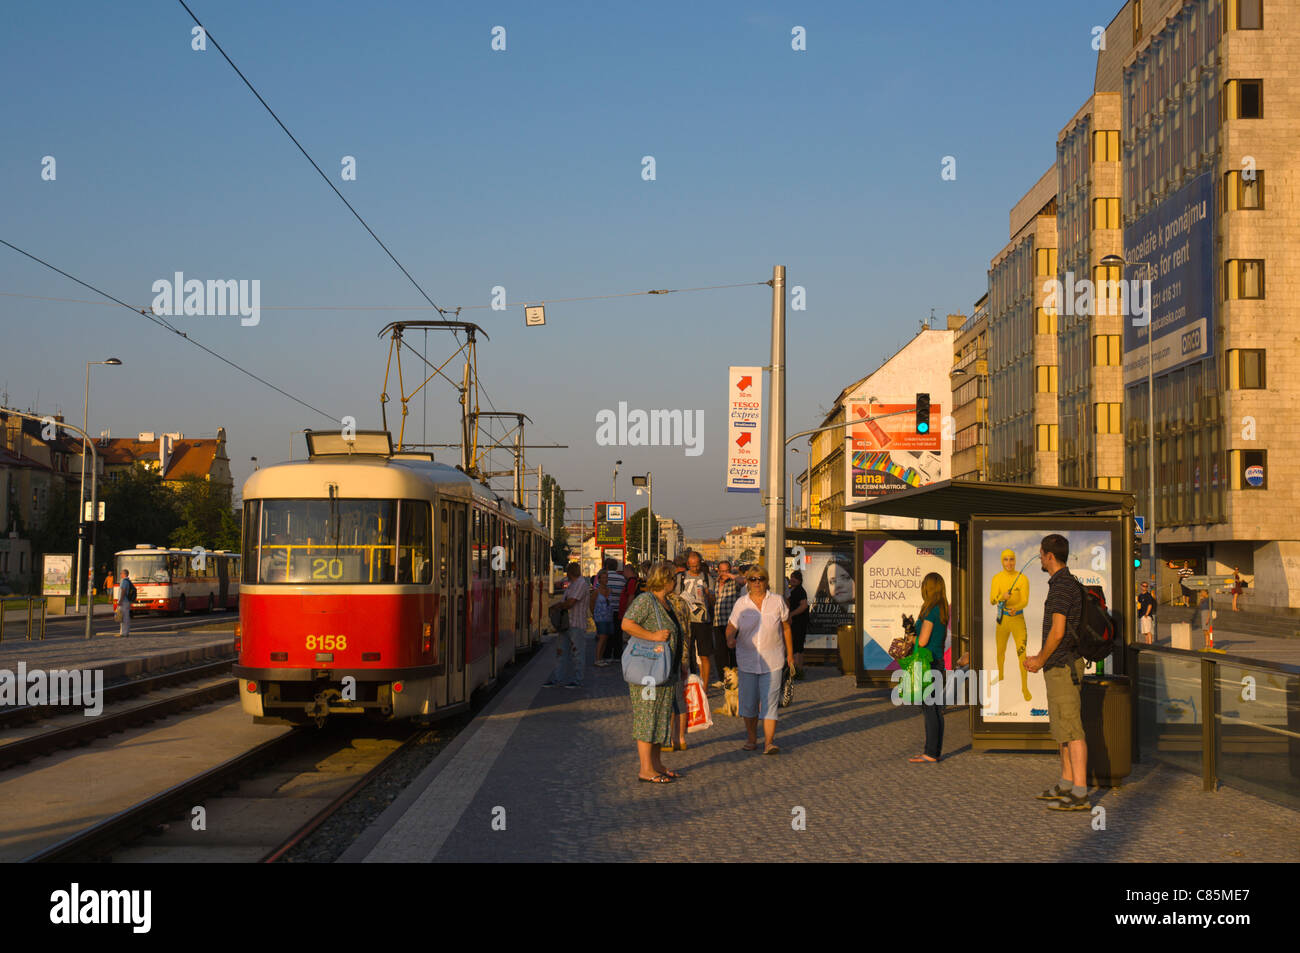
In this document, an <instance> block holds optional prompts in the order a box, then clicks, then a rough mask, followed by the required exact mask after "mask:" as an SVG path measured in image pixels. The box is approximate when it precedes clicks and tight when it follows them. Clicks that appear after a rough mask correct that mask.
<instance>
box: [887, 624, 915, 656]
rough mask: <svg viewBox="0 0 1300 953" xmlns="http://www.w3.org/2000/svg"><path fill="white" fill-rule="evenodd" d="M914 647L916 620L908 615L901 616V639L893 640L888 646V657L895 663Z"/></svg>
mask: <svg viewBox="0 0 1300 953" xmlns="http://www.w3.org/2000/svg"><path fill="white" fill-rule="evenodd" d="M915 646H916V619H914V618H913V617H912V616H910V615H904V616H903V637H902V638H901V639H894V641H893V642H891V643H890V644H889V657H890V658H892V659H894V660H895V661H897V660H899V659H902V658H905V657H906V656H907V655H909V654H910V653H911V651H912V649H913V648H914V647H915Z"/></svg>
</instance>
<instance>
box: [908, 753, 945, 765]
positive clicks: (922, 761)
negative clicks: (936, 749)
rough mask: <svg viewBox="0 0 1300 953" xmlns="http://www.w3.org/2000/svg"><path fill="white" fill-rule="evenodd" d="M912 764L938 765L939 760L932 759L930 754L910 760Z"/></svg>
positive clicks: (920, 755) (919, 755)
mask: <svg viewBox="0 0 1300 953" xmlns="http://www.w3.org/2000/svg"><path fill="white" fill-rule="evenodd" d="M907 760H908V761H910V762H911V763H912V764H938V763H939V759H938V758H931V757H930V756H929V755H928V754H918V755H917V756H916V757H914V758H908V759H907Z"/></svg>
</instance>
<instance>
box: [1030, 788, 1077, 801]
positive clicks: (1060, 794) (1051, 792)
mask: <svg viewBox="0 0 1300 953" xmlns="http://www.w3.org/2000/svg"><path fill="white" fill-rule="evenodd" d="M1067 797H1070V789H1069V788H1063V787H1061V786H1060V785H1059V784H1053V785H1052V786H1051V787H1050V788H1048V789H1047V790H1046V791H1044V792H1043V793H1042V794H1040V795H1038V800H1040V801H1063V800H1065V799H1066V798H1067Z"/></svg>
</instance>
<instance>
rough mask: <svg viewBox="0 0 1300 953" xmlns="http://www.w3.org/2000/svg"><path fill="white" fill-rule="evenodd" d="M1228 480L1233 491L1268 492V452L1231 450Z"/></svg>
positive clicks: (1229, 453) (1229, 452)
mask: <svg viewBox="0 0 1300 953" xmlns="http://www.w3.org/2000/svg"><path fill="white" fill-rule="evenodd" d="M1228 478H1229V479H1230V480H1231V484H1230V485H1229V487H1228V488H1229V489H1231V490H1267V489H1268V451H1267V450H1229V451H1228Z"/></svg>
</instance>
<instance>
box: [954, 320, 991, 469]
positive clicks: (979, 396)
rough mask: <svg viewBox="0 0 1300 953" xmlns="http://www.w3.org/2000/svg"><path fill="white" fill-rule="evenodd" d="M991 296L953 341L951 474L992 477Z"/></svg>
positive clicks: (963, 324) (965, 321)
mask: <svg viewBox="0 0 1300 953" xmlns="http://www.w3.org/2000/svg"><path fill="white" fill-rule="evenodd" d="M988 300H989V296H988V295H987V294H984V295H983V296H981V297H980V299H979V300H978V301H976V302H975V310H974V312H973V313H972V314H971V316H970V317H969V318H966V319H965V320H964V321H963V322H962V324H961V326H960V327H959V328H958V330H957V333H956V335H955V336H954V338H953V343H952V372H951V373H950V374H949V377H950V378H951V379H952V420H953V427H952V430H953V442H952V478H953V479H954V480H987V479H988V478H989V469H988V452H989V440H988V437H989V360H988V358H989V310H988Z"/></svg>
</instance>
